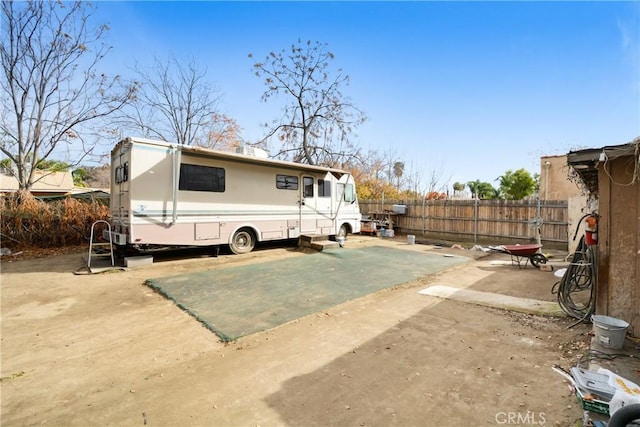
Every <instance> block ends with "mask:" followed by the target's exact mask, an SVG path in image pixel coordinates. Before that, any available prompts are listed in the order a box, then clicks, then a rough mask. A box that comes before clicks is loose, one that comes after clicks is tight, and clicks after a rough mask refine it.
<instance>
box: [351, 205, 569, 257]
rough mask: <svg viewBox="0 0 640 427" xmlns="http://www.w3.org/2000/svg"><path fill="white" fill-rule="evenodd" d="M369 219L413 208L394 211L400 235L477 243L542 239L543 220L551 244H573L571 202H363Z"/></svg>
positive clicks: (546, 241) (544, 238)
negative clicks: (536, 222) (536, 224)
mask: <svg viewBox="0 0 640 427" xmlns="http://www.w3.org/2000/svg"><path fill="white" fill-rule="evenodd" d="M359 203H360V212H361V213H362V215H363V217H365V218H367V217H369V218H374V219H377V218H381V217H385V216H388V215H389V214H392V213H393V205H405V206H407V210H406V214H403V215H391V218H392V219H393V222H394V229H395V231H396V233H402V234H413V235H416V236H420V237H422V238H425V239H434V240H444V241H447V242H473V243H474V244H475V243H477V244H516V243H531V242H536V241H537V237H538V236H537V233H538V229H537V228H536V227H534V226H533V225H532V221H533V220H534V219H536V218H541V219H542V226H541V228H540V240H541V243H542V245H543V247H544V246H546V247H553V248H557V249H564V250H566V249H567V247H568V240H569V237H568V234H567V231H568V229H567V227H568V208H567V201H565V200H541V201H538V200H474V199H465V200H425V201H424V202H423V201H421V200H414V201H384V202H381V201H379V200H361V201H360V202H359Z"/></svg>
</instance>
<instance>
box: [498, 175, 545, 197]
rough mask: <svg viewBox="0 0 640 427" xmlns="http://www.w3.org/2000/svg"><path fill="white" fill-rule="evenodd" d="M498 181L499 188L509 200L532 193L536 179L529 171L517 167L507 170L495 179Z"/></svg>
mask: <svg viewBox="0 0 640 427" xmlns="http://www.w3.org/2000/svg"><path fill="white" fill-rule="evenodd" d="M496 181H499V182H500V187H499V188H500V190H501V191H502V192H503V193H504V196H505V198H507V199H509V200H521V199H524V198H525V197H527V196H530V195H531V194H533V192H534V191H535V189H536V181H535V179H533V177H532V176H531V174H530V173H529V171H527V170H525V169H518V170H516V171H515V172H514V171H511V170H508V171H506V172H505V173H504V175H501V176H499V177H498V179H496Z"/></svg>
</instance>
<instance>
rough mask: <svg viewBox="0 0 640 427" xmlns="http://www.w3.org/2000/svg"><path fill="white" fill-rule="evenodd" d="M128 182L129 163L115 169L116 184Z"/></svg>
mask: <svg viewBox="0 0 640 427" xmlns="http://www.w3.org/2000/svg"><path fill="white" fill-rule="evenodd" d="M127 181H129V162H125V164H124V165H121V166H118V167H116V184H120V183H122V182H127Z"/></svg>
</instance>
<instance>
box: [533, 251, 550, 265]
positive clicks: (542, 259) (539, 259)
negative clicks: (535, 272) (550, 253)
mask: <svg viewBox="0 0 640 427" xmlns="http://www.w3.org/2000/svg"><path fill="white" fill-rule="evenodd" d="M546 263H547V257H546V256H544V255H542V254H533V256H532V257H531V265H533V266H534V267H535V268H540V264H546Z"/></svg>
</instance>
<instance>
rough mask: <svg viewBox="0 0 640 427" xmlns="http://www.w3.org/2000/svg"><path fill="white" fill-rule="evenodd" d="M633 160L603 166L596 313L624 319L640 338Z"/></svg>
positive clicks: (637, 187)
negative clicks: (630, 170) (630, 165)
mask: <svg viewBox="0 0 640 427" xmlns="http://www.w3.org/2000/svg"><path fill="white" fill-rule="evenodd" d="M630 159H631V158H630V157H621V158H617V159H614V160H609V161H607V162H606V163H600V166H599V173H598V182H599V184H598V192H599V196H600V212H599V213H600V221H599V230H598V237H599V242H598V256H599V262H598V294H597V303H596V304H597V305H596V312H597V313H598V314H605V315H609V316H613V317H616V318H620V319H623V320H625V321H627V322H629V323H630V324H631V329H632V333H633V335H634V336H639V335H640V183H638V182H637V181H636V182H635V183H633V184H632V185H629V184H630V182H631V177H632V175H631V174H630V173H629V161H630Z"/></svg>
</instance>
